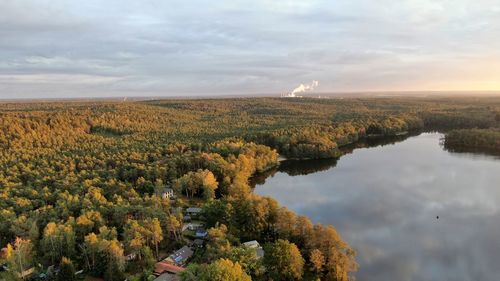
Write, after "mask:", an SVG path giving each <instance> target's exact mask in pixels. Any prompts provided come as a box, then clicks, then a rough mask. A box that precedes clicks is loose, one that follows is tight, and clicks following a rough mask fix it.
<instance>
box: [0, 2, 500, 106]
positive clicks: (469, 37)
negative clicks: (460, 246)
mask: <svg viewBox="0 0 500 281" xmlns="http://www.w3.org/2000/svg"><path fill="white" fill-rule="evenodd" d="M313 79H314V80H319V81H320V87H318V91H320V92H332V91H374V90H375V91H376V90H472V89H474V90H493V89H500V1H498V0H449V1H448V0H442V1H440V0H421V1H418V0H408V1H403V0H399V1H398V0H394V1H389V0H379V1H372V0H330V1H314V0H308V1H303V0H302V1H235V0H227V1H226V0H219V1H201V0H200V1H185V0H181V1H170V0H163V1H161V0H158V1H128V0H116V1H113V0H107V1H101V0H86V1H70V0H67V1H60V0H46V1H42V0H39V1H36V0H32V1H28V0H0V98H19V97H22V98H33V97H95V96H101V97H104V96H159V95H162V96H183V95H185V96H187V95H237V94H257V93H276V94H278V93H280V92H285V91H289V90H291V89H293V88H294V87H295V86H297V85H298V84H299V83H305V82H310V81H311V80H313Z"/></svg>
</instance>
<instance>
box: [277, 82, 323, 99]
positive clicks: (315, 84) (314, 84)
mask: <svg viewBox="0 0 500 281" xmlns="http://www.w3.org/2000/svg"><path fill="white" fill-rule="evenodd" d="M318 85H319V81H316V80H313V81H312V82H311V84H305V85H304V84H300V85H299V86H298V87H297V88H295V89H293V90H292V91H291V92H290V93H288V94H285V95H284V96H286V97H296V96H297V94H298V93H303V92H307V91H312V90H314V88H316V87H318Z"/></svg>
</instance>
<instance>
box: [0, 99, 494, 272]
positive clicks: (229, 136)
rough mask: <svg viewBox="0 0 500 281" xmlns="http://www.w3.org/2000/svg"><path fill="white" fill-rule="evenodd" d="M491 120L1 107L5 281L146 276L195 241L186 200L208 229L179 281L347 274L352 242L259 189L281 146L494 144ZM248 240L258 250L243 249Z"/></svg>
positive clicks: (182, 107) (215, 102)
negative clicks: (426, 137)
mask: <svg viewBox="0 0 500 281" xmlns="http://www.w3.org/2000/svg"><path fill="white" fill-rule="evenodd" d="M499 127H500V98H493V97H489V98H488V97H484V98H469V97H463V98H453V99H451V98H442V97H434V98H349V99H347V98H344V99H340V98H335V99H333V98H332V99H307V98H290V99H284V98H240V99H203V100H154V101H136V102H117V101H66V102H26V103H4V104H0V167H1V168H0V248H2V252H1V256H0V267H1V266H2V265H4V267H2V268H4V269H5V268H7V269H8V270H4V271H1V272H0V280H2V279H5V280H18V279H28V278H32V279H33V278H34V279H36V278H41V277H40V276H43V278H45V279H50V276H49V277H47V273H48V268H50V267H51V266H52V267H55V268H57V270H58V274H57V275H54V276H53V278H57V279H58V280H74V279H75V278H86V277H88V276H93V277H100V278H104V279H105V280H124V279H125V278H128V280H152V279H154V277H153V276H152V272H153V270H154V265H155V263H156V262H157V261H159V260H161V259H163V258H164V257H165V256H167V255H168V254H169V253H171V252H172V251H174V250H176V249H178V248H180V247H182V246H184V245H186V243H188V242H190V241H192V238H193V237H192V236H193V233H190V232H189V231H183V229H184V226H185V225H186V224H187V222H186V219H185V211H186V208H188V207H200V208H201V210H202V211H201V214H200V217H199V218H198V220H199V221H200V222H202V223H203V225H204V227H205V228H206V230H207V236H206V238H205V240H206V241H205V244H204V246H203V247H200V248H197V249H196V250H195V253H194V255H193V257H192V258H191V260H190V263H189V265H187V267H186V269H185V270H184V271H183V272H182V273H180V275H179V278H180V279H181V280H304V279H305V280H317V279H321V280H337V281H346V280H350V279H351V276H352V273H353V272H355V271H356V269H357V264H356V260H355V251H354V249H353V248H352V247H351V246H350V245H348V244H347V243H345V242H344V241H343V240H342V238H341V237H340V235H339V234H338V233H337V232H336V230H335V228H334V227H333V226H325V225H320V224H313V223H312V222H311V221H309V219H307V218H306V217H303V216H298V215H296V214H294V213H293V212H291V211H290V210H288V209H287V208H285V207H282V206H279V205H278V203H277V202H276V201H275V200H273V199H272V198H268V197H261V196H258V195H256V194H253V193H252V189H251V185H250V183H249V179H250V178H252V177H253V176H255V175H259V174H265V172H266V171H268V170H269V169H271V168H273V167H275V166H276V165H279V162H278V158H279V156H280V155H281V156H283V157H286V158H289V159H319V158H325V159H330V158H337V157H339V156H341V155H342V154H343V153H346V150H345V149H343V148H345V147H348V146H349V145H352V144H353V143H356V142H359V141H360V140H367V139H377V138H384V137H389V136H391V137H394V136H399V135H404V134H409V133H412V132H419V131H424V130H441V131H448V130H452V131H450V133H449V136H450V137H447V138H446V143H447V144H451V142H455V143H458V144H460V145H474V146H478V145H480V146H484V147H491V146H492V147H498V144H499V142H498V140H499V137H498V134H499V133H498V128H499ZM454 129H469V130H466V131H464V130H459V131H456V130H454ZM347 151H348V150H347ZM325 165H327V166H328V165H334V162H333V164H332V162H328V161H327V162H325ZM292 172H293V169H292ZM166 188H171V189H173V192H174V194H175V196H174V197H173V198H175V199H173V200H171V198H166V197H165V196H163V193H162V192H163V191H164V190H165V189H166ZM252 240H256V241H259V243H261V244H262V245H263V250H264V252H265V254H264V256H263V258H260V257H258V256H257V255H256V253H255V251H252V250H251V249H249V248H248V247H245V246H244V245H243V244H242V243H244V242H247V241H252ZM29 269H31V270H32V271H34V272H35V274H33V273H32V272H31V271H30V274H31V275H30V277H28V276H27V274H25V273H26V271H28V270H29ZM75 271H82V273H80V274H77V275H75V274H74V273H75ZM33 276H35V277H33ZM75 276H76V277H75Z"/></svg>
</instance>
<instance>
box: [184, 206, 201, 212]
mask: <svg viewBox="0 0 500 281" xmlns="http://www.w3.org/2000/svg"><path fill="white" fill-rule="evenodd" d="M186 212H188V213H199V212H201V208H197V207H189V208H187V209H186Z"/></svg>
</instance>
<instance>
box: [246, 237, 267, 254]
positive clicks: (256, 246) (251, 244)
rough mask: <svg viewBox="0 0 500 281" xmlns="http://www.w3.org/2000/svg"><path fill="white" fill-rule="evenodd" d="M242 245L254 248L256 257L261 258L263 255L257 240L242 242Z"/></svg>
mask: <svg viewBox="0 0 500 281" xmlns="http://www.w3.org/2000/svg"><path fill="white" fill-rule="evenodd" d="M243 246H245V247H247V248H250V249H255V254H256V255H257V257H258V258H263V257H264V249H263V248H262V246H260V244H259V242H257V240H252V241H248V242H245V243H243Z"/></svg>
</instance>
